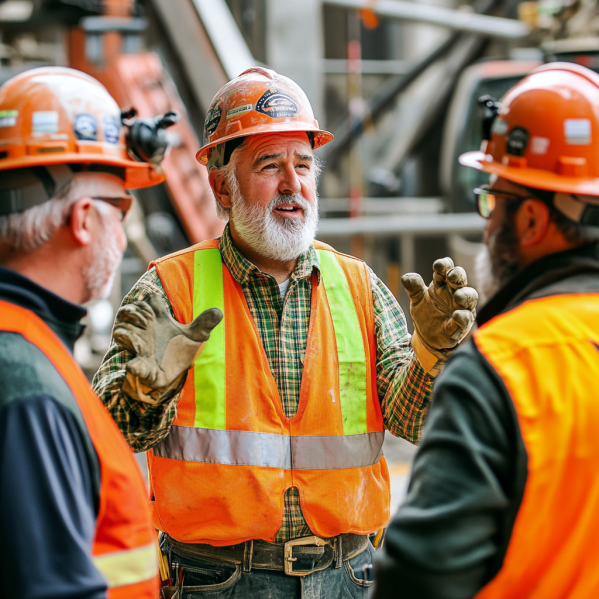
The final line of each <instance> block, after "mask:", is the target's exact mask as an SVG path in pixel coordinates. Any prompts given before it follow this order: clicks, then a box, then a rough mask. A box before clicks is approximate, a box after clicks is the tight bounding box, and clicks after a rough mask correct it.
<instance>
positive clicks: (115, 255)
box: [83, 226, 123, 302]
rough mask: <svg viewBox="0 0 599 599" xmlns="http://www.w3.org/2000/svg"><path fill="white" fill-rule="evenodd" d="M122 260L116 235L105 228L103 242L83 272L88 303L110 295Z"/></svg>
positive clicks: (98, 245) (108, 228) (97, 247)
mask: <svg viewBox="0 0 599 599" xmlns="http://www.w3.org/2000/svg"><path fill="white" fill-rule="evenodd" d="M122 258H123V254H122V252H121V251H120V250H119V247H118V242H117V237H116V234H115V233H113V232H112V230H111V229H110V227H109V226H105V227H104V233H103V237H102V240H101V242H99V243H97V244H96V246H95V248H94V253H93V258H92V260H91V262H90V264H89V265H88V266H87V267H86V269H85V270H84V272H83V280H84V281H85V282H86V288H87V294H88V300H87V301H88V302H93V301H97V300H101V299H105V298H106V297H108V296H109V295H110V291H111V290H112V285H113V283H114V277H115V275H116V272H117V270H118V267H119V265H120V263H121V259H122Z"/></svg>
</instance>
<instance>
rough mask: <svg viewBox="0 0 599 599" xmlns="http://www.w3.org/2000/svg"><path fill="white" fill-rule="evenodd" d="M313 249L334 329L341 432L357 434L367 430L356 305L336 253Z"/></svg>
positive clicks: (362, 344) (363, 372) (364, 382)
mask: <svg viewBox="0 0 599 599" xmlns="http://www.w3.org/2000/svg"><path fill="white" fill-rule="evenodd" d="M316 251H317V253H318V259H319V261H320V272H321V274H322V279H323V281H324V287H325V291H326V294H327V300H328V302H329V307H330V308H331V316H332V318H333V326H334V328H335V340H336V342H337V355H338V357H339V394H340V400H341V413H342V415H343V434H344V435H357V434H360V433H365V432H367V431H368V423H367V419H366V402H367V394H366V353H365V351H364V342H363V339H362V332H361V331H360V325H359V323H358V315H357V314H356V306H355V304H354V300H353V298H352V296H351V293H350V291H349V286H348V284H347V279H346V277H345V273H344V272H343V269H342V268H341V264H339V261H338V260H337V256H336V255H335V253H333V252H329V251H327V250H316Z"/></svg>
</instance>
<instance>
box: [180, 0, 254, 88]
mask: <svg viewBox="0 0 599 599" xmlns="http://www.w3.org/2000/svg"><path fill="white" fill-rule="evenodd" d="M171 1H172V0H171ZM191 1H192V3H193V5H194V7H195V9H196V11H197V13H198V16H199V17H200V19H201V21H202V25H203V26H204V28H205V29H206V33H208V36H209V37H210V41H211V42H212V45H213V47H214V50H215V51H216V54H217V55H218V58H219V60H220V62H221V64H222V66H223V69H224V70H225V73H226V75H227V78H228V79H233V78H234V77H237V75H240V74H241V73H243V71H245V70H247V69H249V68H250V67H254V66H256V60H255V59H254V57H253V56H252V53H251V52H250V49H249V48H248V46H247V44H246V43H245V40H244V39H243V35H241V31H239V27H237V23H235V19H234V18H233V15H232V14H231V11H230V10H229V7H228V6H227V3H226V1H225V0H191ZM197 59H198V61H201V59H202V57H201V55H198V57H197Z"/></svg>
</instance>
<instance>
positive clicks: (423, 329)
mask: <svg viewBox="0 0 599 599" xmlns="http://www.w3.org/2000/svg"><path fill="white" fill-rule="evenodd" d="M401 282H402V284H403V286H404V287H405V289H406V291H407V292H408V295H409V297H410V314H411V315H412V319H413V320H414V335H413V336H412V349H413V350H414V353H415V354H416V357H417V358H418V361H419V362H420V364H421V366H422V367H423V368H424V370H425V371H426V372H427V373H428V374H429V375H430V376H432V377H436V376H437V375H438V374H439V373H440V372H441V370H443V367H444V366H445V362H447V359H448V358H449V356H450V354H451V353H452V350H454V349H455V348H456V347H457V345H458V344H459V343H460V341H462V339H464V337H465V336H466V335H467V334H468V333H469V331H470V329H471V328H472V325H473V323H474V319H475V318H476V302H477V301H478V293H477V292H476V290H475V289H473V288H472V287H467V285H468V277H467V275H466V271H465V270H464V269H463V268H461V267H459V266H454V264H453V261H452V260H451V258H442V259H440V260H437V261H436V262H435V263H434V264H433V281H432V283H431V284H430V285H429V286H428V287H427V286H426V285H425V284H424V281H423V280H422V277H421V276H420V275H419V274H416V273H413V272H410V273H407V274H405V275H404V276H403V277H402V278H401Z"/></svg>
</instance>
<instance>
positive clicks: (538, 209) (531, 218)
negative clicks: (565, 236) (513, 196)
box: [515, 198, 551, 247]
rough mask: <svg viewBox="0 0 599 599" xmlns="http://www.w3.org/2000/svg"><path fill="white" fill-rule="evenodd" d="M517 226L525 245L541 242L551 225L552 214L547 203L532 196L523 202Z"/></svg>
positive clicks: (519, 235)
mask: <svg viewBox="0 0 599 599" xmlns="http://www.w3.org/2000/svg"><path fill="white" fill-rule="evenodd" d="M515 226H516V232H517V233H518V238H519V239H520V244H521V245H522V246H523V247H532V246H535V245H538V244H539V243H541V242H542V241H543V240H544V239H545V237H546V236H547V233H548V231H549V229H550V226H551V215H550V214H549V208H548V207H547V204H545V203H544V202H541V200H535V199H532V198H531V199H528V200H525V201H524V202H522V205H521V206H520V208H519V209H518V212H517V213H516V220H515Z"/></svg>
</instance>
